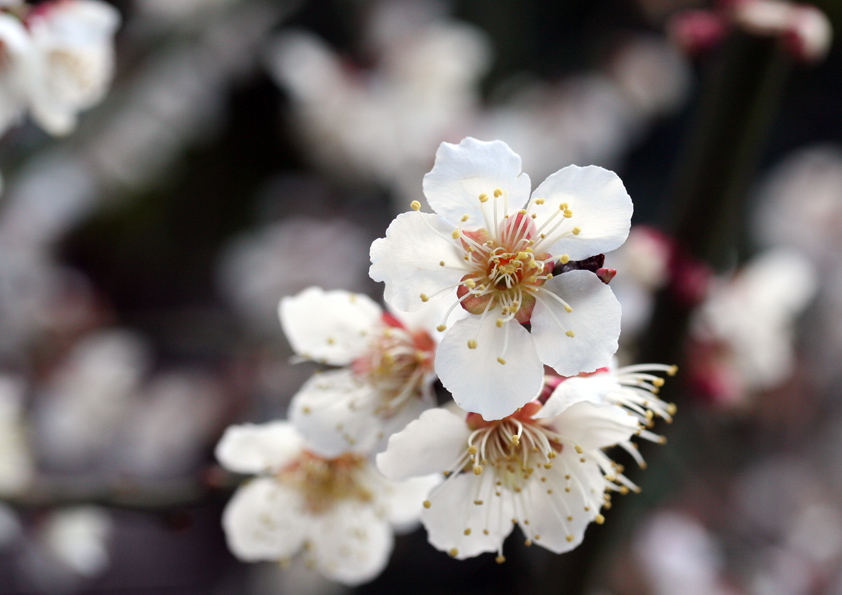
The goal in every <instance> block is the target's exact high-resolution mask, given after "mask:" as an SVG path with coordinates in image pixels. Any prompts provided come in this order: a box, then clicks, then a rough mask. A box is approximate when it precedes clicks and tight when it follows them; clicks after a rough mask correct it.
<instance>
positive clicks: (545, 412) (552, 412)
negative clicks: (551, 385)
mask: <svg viewBox="0 0 842 595" xmlns="http://www.w3.org/2000/svg"><path fill="white" fill-rule="evenodd" d="M619 388H620V384H619V383H618V382H617V379H616V377H615V376H614V375H613V374H607V373H597V374H593V375H592V376H581V377H578V376H577V377H574V378H568V379H566V380H564V381H563V382H562V383H561V384H559V385H558V386H557V387H556V389H555V390H554V391H553V394H551V395H550V398H549V399H547V402H546V403H544V406H543V407H541V409H540V411H538V413H537V414H536V415H535V417H536V418H546V417H555V416H556V415H560V414H561V412H562V411H564V410H565V409H567V408H568V407H570V406H571V405H574V404H576V403H579V402H581V401H587V402H590V403H595V404H597V405H600V404H603V403H605V397H606V395H608V393H610V392H611V391H614V390H618V389H619Z"/></svg>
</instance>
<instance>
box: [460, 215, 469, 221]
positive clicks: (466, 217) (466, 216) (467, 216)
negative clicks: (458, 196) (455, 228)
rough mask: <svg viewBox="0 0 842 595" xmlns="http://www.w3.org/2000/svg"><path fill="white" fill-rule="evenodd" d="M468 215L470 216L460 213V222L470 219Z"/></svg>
mask: <svg viewBox="0 0 842 595" xmlns="http://www.w3.org/2000/svg"><path fill="white" fill-rule="evenodd" d="M470 217H471V216H470V215H462V219H461V221H462V223H464V222H465V221H467V220H468V219H470Z"/></svg>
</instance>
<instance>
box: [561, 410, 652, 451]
mask: <svg viewBox="0 0 842 595" xmlns="http://www.w3.org/2000/svg"><path fill="white" fill-rule="evenodd" d="M551 425H552V427H553V429H554V430H555V431H556V432H558V433H559V434H561V435H562V436H564V438H565V439H566V440H569V441H570V442H573V443H574V444H578V445H579V446H581V447H583V448H584V449H586V450H587V449H599V448H605V447H608V446H614V445H616V444H619V443H620V442H624V441H626V440H628V439H629V438H631V437H632V435H633V434H634V433H635V432H637V431H638V430H639V429H640V424H639V423H638V420H637V418H636V417H635V416H633V415H632V414H630V413H629V412H628V411H626V410H625V409H623V408H622V407H619V406H617V405H595V404H593V403H588V402H585V401H583V402H580V403H576V404H574V405H571V406H570V407H568V408H567V409H565V410H564V411H563V412H562V413H561V415H559V416H558V417H555V418H553V420H552V423H551Z"/></svg>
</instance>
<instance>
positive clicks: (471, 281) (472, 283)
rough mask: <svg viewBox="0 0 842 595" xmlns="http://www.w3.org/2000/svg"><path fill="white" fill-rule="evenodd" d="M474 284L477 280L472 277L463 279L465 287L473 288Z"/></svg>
mask: <svg viewBox="0 0 842 595" xmlns="http://www.w3.org/2000/svg"><path fill="white" fill-rule="evenodd" d="M476 286H477V282H476V281H474V280H473V279H468V280H467V281H465V287H467V288H468V289H473V288H474V287H476Z"/></svg>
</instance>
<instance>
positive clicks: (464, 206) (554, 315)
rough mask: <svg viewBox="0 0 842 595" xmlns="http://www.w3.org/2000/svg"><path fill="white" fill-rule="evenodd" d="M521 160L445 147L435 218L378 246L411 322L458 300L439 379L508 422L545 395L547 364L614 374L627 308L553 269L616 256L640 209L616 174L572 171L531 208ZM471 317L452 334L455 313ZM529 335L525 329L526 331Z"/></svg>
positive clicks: (409, 219)
mask: <svg viewBox="0 0 842 595" xmlns="http://www.w3.org/2000/svg"><path fill="white" fill-rule="evenodd" d="M520 169H521V161H520V157H518V156H517V154H515V153H514V152H513V151H512V150H511V149H510V148H509V147H508V145H506V144H505V143H503V142H501V141H494V142H482V141H478V140H476V139H473V138H466V139H464V140H463V141H462V142H461V143H459V144H458V145H452V144H448V143H442V145H441V147H440V148H439V150H438V152H437V154H436V162H435V165H434V167H433V169H432V171H430V172H429V173H428V174H427V175H426V176H425V177H424V194H425V196H426V197H427V200H428V202H429V204H430V206H431V207H432V208H433V210H434V211H435V214H428V213H421V212H420V211H419V209H420V204H419V203H417V202H415V203H413V205H412V207H413V211H411V212H408V213H403V214H401V215H398V217H397V218H396V219H395V220H394V221H393V222H392V224H391V225H390V226H389V228H388V230H387V231H386V237H385V238H381V239H379V240H376V241H375V242H374V243H373V244H372V246H371V262H372V266H371V269H370V275H371V277H372V278H373V279H375V280H376V281H384V282H385V283H386V288H385V299H386V302H387V303H389V304H390V305H392V306H393V307H395V308H397V309H399V310H404V311H413V310H417V309H419V308H421V307H422V306H423V305H424V303H425V302H427V301H428V300H430V299H432V298H434V297H436V296H439V295H445V296H448V297H450V298H451V299H452V305H451V307H450V309H449V310H448V311H447V313H446V314H445V316H444V317H443V320H442V321H441V324H440V325H439V326H438V330H439V331H441V332H444V331H445V330H446V329H447V332H446V333H445V334H444V336H443V338H442V341H441V345H440V346H439V350H438V352H437V354H436V372H437V373H438V375H439V377H440V378H441V380H442V383H443V384H444V385H445V387H447V389H448V390H450V392H451V393H452V394H453V398H454V399H455V401H456V402H457V403H458V404H459V405H460V406H461V407H463V408H465V409H467V410H469V411H474V412H477V413H480V414H482V416H483V417H484V418H485V419H500V418H502V417H505V416H506V415H509V414H511V413H512V412H513V411H514V410H515V409H517V408H518V407H520V406H522V405H524V404H525V403H527V402H528V401H529V400H530V399H532V398H533V397H534V396H535V395H536V394H538V392H539V391H540V389H541V384H542V378H543V374H544V364H546V365H548V366H551V367H552V368H553V369H555V370H556V371H557V372H558V373H559V374H562V375H565V376H574V375H576V374H578V373H580V372H583V371H593V370H595V369H597V368H599V367H602V366H605V365H607V364H608V363H609V361H610V359H611V356H612V355H613V353H614V352H615V351H616V349H617V338H618V336H619V332H620V306H619V304H618V303H617V300H616V299H615V298H614V295H613V293H612V291H611V289H610V288H608V287H607V286H606V285H605V284H604V283H603V282H602V281H601V280H600V279H599V278H598V277H597V276H596V275H594V274H593V273H591V272H589V271H585V270H574V271H569V272H565V273H563V274H559V275H553V270H554V268H555V267H556V265H558V264H559V263H560V264H566V263H567V262H569V261H570V260H583V259H585V258H588V257H590V256H593V255H595V254H599V253H601V252H606V251H609V250H613V249H615V248H617V247H618V246H620V245H621V244H622V243H623V241H624V240H625V238H626V236H627V235H628V231H629V225H630V219H631V213H632V203H631V199H630V198H629V196H628V194H627V193H626V190H625V188H624V187H623V184H622V182H621V181H620V179H619V178H618V177H617V175H616V174H614V173H613V172H610V171H608V170H605V169H602V168H600V167H595V166H589V167H577V166H569V167H566V168H564V169H562V170H559V171H557V172H556V173H554V174H552V175H551V176H550V177H548V178H547V179H546V180H545V181H544V182H543V183H542V184H541V185H540V186H538V188H536V190H535V191H534V192H533V193H532V196H531V198H530V195H529V191H530V181H529V177H528V176H527V175H526V174H523V173H521V171H520ZM457 309H458V310H464V311H467V312H469V313H470V314H472V316H468V317H466V318H464V319H462V320H458V321H456V322H455V324H453V325H452V327H451V328H449V329H448V325H449V324H450V321H449V316H450V315H451V314H452V313H453V312H454V311H456V310H457ZM524 325H529V326H528V328H527V327H526V326H524Z"/></svg>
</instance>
